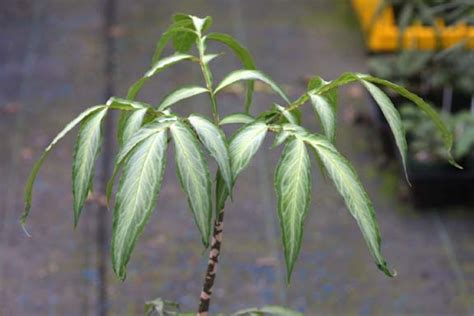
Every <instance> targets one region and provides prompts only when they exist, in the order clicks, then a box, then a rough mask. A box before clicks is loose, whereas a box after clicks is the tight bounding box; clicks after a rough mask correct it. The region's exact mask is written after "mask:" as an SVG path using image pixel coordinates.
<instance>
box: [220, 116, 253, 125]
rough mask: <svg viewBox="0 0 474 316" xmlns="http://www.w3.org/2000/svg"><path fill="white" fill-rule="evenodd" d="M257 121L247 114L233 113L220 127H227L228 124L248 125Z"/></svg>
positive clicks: (224, 119) (223, 120) (225, 118)
mask: <svg viewBox="0 0 474 316" xmlns="http://www.w3.org/2000/svg"><path fill="white" fill-rule="evenodd" d="M253 120H255V118H253V117H252V116H250V115H248V114H245V113H232V114H229V115H227V116H226V117H224V118H223V119H222V120H221V121H220V122H219V125H226V124H248V123H250V122H252V121H253Z"/></svg>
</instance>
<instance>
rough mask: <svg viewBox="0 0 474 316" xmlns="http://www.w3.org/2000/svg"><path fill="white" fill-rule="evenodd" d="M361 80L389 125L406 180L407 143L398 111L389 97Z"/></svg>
mask: <svg viewBox="0 0 474 316" xmlns="http://www.w3.org/2000/svg"><path fill="white" fill-rule="evenodd" d="M361 82H362V84H363V85H364V87H365V88H366V89H367V91H369V93H370V94H371V95H372V97H373V98H374V99H375V102H376V103H377V104H378V106H379V107H380V110H381V111H382V113H383V115H384V116H385V118H386V119H387V122H388V125H389V126H390V129H391V130H392V133H393V136H394V138H395V143H396V144H397V147H398V150H399V151H400V155H401V157H402V163H403V169H404V171H405V176H406V178H407V180H408V173H407V165H406V164H407V151H408V145H407V140H406V138H405V129H404V127H403V123H402V118H401V117H400V113H399V112H398V111H397V109H396V108H395V106H394V105H393V103H392V101H391V100H390V98H389V97H388V96H387V95H386V94H385V93H384V92H383V91H382V90H381V89H380V88H378V87H377V86H376V85H374V84H372V83H370V82H368V81H365V80H361Z"/></svg>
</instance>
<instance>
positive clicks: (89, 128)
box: [72, 108, 107, 226]
mask: <svg viewBox="0 0 474 316" xmlns="http://www.w3.org/2000/svg"><path fill="white" fill-rule="evenodd" d="M106 113H107V108H103V109H100V110H98V111H95V112H93V113H91V114H90V115H89V116H87V117H86V118H85V119H84V120H83V121H82V122H81V125H80V128H79V133H78V135H77V138H76V144H75V146H74V154H73V163H72V195H73V205H74V226H77V223H78V221H79V217H80V215H81V211H82V207H83V206H84V202H85V200H86V198H87V195H88V194H89V191H90V189H91V187H92V182H93V180H94V170H95V161H96V158H97V156H98V155H99V151H100V146H101V143H102V120H103V119H104V117H105V114H106Z"/></svg>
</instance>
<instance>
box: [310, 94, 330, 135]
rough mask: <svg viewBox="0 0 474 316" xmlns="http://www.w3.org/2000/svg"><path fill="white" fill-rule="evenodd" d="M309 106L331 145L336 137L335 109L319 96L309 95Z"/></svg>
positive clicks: (324, 98)
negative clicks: (311, 107)
mask: <svg viewBox="0 0 474 316" xmlns="http://www.w3.org/2000/svg"><path fill="white" fill-rule="evenodd" d="M310 100H311V105H312V106H313V109H314V111H315V112H316V114H317V116H318V117H319V119H320V121H321V125H322V127H323V130H324V134H325V135H326V137H327V138H328V139H329V141H330V142H331V143H334V139H335V137H336V109H335V108H334V107H333V106H332V105H331V104H330V103H329V100H328V99H327V98H326V97H324V96H321V95H317V94H310Z"/></svg>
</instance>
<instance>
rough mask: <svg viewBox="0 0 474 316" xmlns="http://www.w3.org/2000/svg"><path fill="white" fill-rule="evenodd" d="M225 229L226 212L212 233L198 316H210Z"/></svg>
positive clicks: (219, 218) (221, 214)
mask: <svg viewBox="0 0 474 316" xmlns="http://www.w3.org/2000/svg"><path fill="white" fill-rule="evenodd" d="M223 227H224V210H223V209H222V210H221V211H220V212H219V215H218V216H217V218H216V220H215V222H214V231H213V233H212V242H211V251H210V252H209V263H208V265H207V271H206V277H205V278H204V284H203V286H202V291H201V296H200V301H199V310H198V313H197V315H198V316H208V315H209V305H210V302H211V296H212V287H213V286H214V280H215V278H216V272H217V263H218V262H219V254H220V251H221V244H222V229H223Z"/></svg>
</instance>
